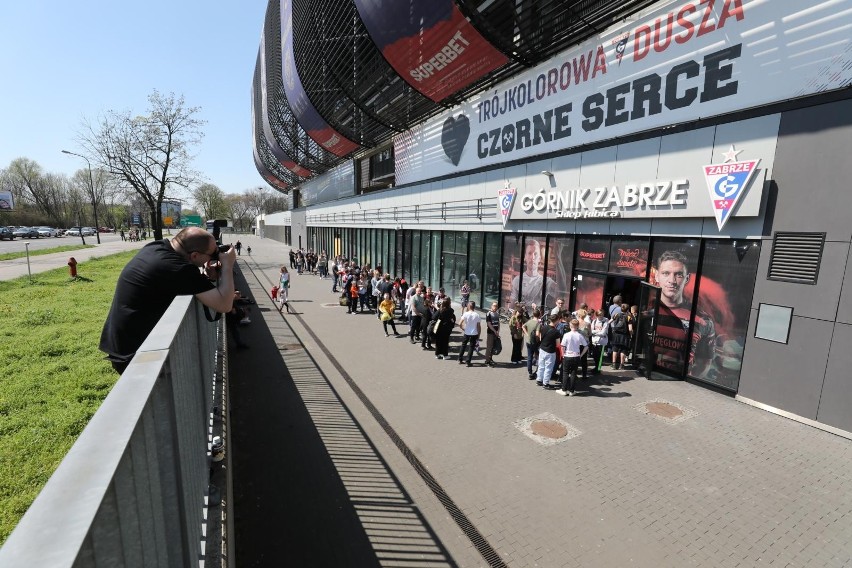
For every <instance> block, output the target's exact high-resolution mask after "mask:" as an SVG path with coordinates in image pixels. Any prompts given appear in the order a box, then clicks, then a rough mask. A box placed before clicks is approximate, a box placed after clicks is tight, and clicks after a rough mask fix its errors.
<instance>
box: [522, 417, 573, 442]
mask: <svg viewBox="0 0 852 568" xmlns="http://www.w3.org/2000/svg"><path fill="white" fill-rule="evenodd" d="M530 429H531V430H532V431H533V434H535V435H536V436H542V437H544V438H553V439H554V440H558V439H559V438H564V437H565V436H567V435H568V428H566V427H565V426H563V425H562V424H560V423H559V422H555V421H553V420H536V421H535V422H533V423H532V424H530Z"/></svg>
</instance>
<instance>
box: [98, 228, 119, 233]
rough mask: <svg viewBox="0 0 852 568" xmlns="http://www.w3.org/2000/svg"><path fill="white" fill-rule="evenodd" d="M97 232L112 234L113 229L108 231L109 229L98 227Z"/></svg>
mask: <svg viewBox="0 0 852 568" xmlns="http://www.w3.org/2000/svg"><path fill="white" fill-rule="evenodd" d="M98 232H99V233H114V232H115V231H114V230H113V229H110V228H109V227H98Z"/></svg>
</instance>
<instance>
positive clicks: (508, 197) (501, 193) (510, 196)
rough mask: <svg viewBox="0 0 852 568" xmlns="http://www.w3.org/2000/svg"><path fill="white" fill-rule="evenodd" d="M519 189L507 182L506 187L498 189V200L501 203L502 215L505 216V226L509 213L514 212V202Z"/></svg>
mask: <svg viewBox="0 0 852 568" xmlns="http://www.w3.org/2000/svg"><path fill="white" fill-rule="evenodd" d="M516 192H517V190H516V189H515V188H514V187H510V186H509V184H508V183H506V187H505V188H503V189H500V190H498V191H497V202H498V204H499V205H500V215H501V216H502V218H503V226H504V227H505V226H506V221H508V220H509V214H510V213H511V212H512V202H513V201H514V200H515V193H516Z"/></svg>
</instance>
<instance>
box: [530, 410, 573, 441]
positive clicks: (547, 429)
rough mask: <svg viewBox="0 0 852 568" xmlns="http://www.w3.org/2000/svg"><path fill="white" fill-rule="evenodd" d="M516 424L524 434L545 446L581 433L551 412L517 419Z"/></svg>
mask: <svg viewBox="0 0 852 568" xmlns="http://www.w3.org/2000/svg"><path fill="white" fill-rule="evenodd" d="M514 426H515V428H517V429H518V430H520V431H521V433H523V435H524V436H526V437H527V438H529V439H531V440H533V441H535V442H538V443H539V444H541V445H543V446H552V445H553V444H558V443H560V442H564V441H565V440H570V439H571V438H576V437H577V436H579V435H580V431H579V430H578V429H577V428H575V427H573V426H571V425H570V424H568V423H567V422H565V421H564V420H562V419H560V418H559V417H557V416H554V415H553V414H551V413H549V412H545V413H543V414H539V415H538V416H531V417H529V418H522V419H521V420H516V421H515V422H514Z"/></svg>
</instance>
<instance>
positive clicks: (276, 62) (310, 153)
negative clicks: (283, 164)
mask: <svg viewBox="0 0 852 568" xmlns="http://www.w3.org/2000/svg"><path fill="white" fill-rule="evenodd" d="M263 33H264V39H265V41H264V43H265V46H266V50H265V51H266V53H265V56H266V88H267V112H268V116H269V123H270V127H271V128H272V134H273V136H275V140H276V141H277V142H278V144H279V145H280V146H281V148H283V149H284V151H285V152H287V153H288V155H289V156H290V157H291V158H292V159H293V160H294V161H295V162H296V163H298V164H300V165H302V166H305V167H306V168H308V169H309V170H311V171H313V172H314V173H317V174H318V173H322V172H324V171H326V170H328V169H329V168H331V167H333V166H335V165H337V164H338V163H340V162H341V161H342V160H341V159H340V158H338V157H337V156H335V155H334V154H332V153H331V152H329V151H327V150H326V149H325V148H323V147H322V146H320V145H319V144H317V143H316V142H314V140H313V139H312V138H311V137H310V136H308V134H307V133H306V132H305V130H304V129H303V128H302V127H301V126H300V125H299V123H298V122H297V121H296V118H295V117H294V116H293V113H292V112H291V111H290V105H289V103H288V102H287V95H286V94H285V93H284V81H283V77H282V75H281V63H282V60H281V4H280V2H279V0H270V2H269V5H268V6H267V8H266V21H265V25H264V31H263Z"/></svg>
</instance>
